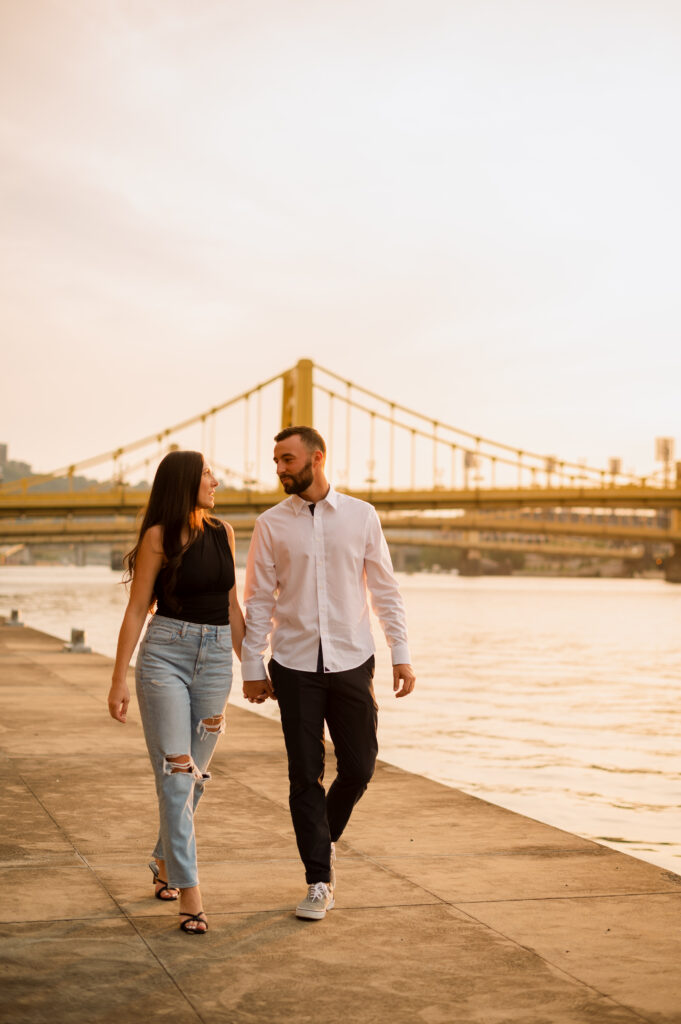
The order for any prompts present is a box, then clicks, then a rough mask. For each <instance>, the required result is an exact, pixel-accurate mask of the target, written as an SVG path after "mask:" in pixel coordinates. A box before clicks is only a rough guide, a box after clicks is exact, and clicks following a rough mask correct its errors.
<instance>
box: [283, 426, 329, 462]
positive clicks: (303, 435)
mask: <svg viewBox="0 0 681 1024" xmlns="http://www.w3.org/2000/svg"><path fill="white" fill-rule="evenodd" d="M295 434H297V435H298V437H299V438H300V440H301V441H302V442H303V444H304V445H305V447H306V448H307V450H308V451H309V452H316V451H320V452H321V453H322V455H326V444H325V442H324V438H323V437H322V435H321V434H320V433H319V432H318V431H317V430H315V429H314V427H286V428H285V429H284V430H280V431H279V433H278V434H276V435H275V438H274V440H275V441H277V442H279V441H285V440H286V438H287V437H293V436H294V435H295Z"/></svg>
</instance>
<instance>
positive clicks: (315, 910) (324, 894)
mask: <svg viewBox="0 0 681 1024" xmlns="http://www.w3.org/2000/svg"><path fill="white" fill-rule="evenodd" d="M334 903H335V900H334V898H333V889H332V888H331V887H330V886H329V885H327V884H326V882H313V884H312V885H309V886H308V888H307V896H306V897H305V899H304V900H301V901H300V903H299V904H298V906H297V907H296V917H304V918H307V919H308V920H309V921H321V919H322V918H323V917H325V916H326V912H327V910H331V908H332V907H333V905H334Z"/></svg>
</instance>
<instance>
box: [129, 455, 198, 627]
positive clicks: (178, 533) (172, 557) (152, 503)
mask: <svg viewBox="0 0 681 1024" xmlns="http://www.w3.org/2000/svg"><path fill="white" fill-rule="evenodd" d="M202 474H203V455H202V454H201V452H169V453H168V454H167V455H166V456H165V458H163V459H162V460H161V462H160V463H159V467H158V469H157V470H156V475H155V477H154V482H153V484H152V485H151V494H150V495H149V503H148V505H147V507H146V509H145V511H144V518H143V519H142V525H141V526H140V532H139V537H138V538H137V543H136V544H135V546H134V548H133V549H132V551H129V552H128V554H127V555H126V556H125V562H124V564H125V568H126V577H125V582H126V583H127V582H129V581H130V580H131V579H132V578H133V576H134V575H135V563H136V561H137V554H138V552H139V549H140V544H141V543H142V538H143V537H144V534H145V533H146V532H147V530H148V529H149V527H151V526H157V525H158V526H161V527H162V528H163V554H164V555H165V559H166V561H165V566H164V568H166V569H167V570H168V579H167V583H166V586H165V591H166V596H167V597H168V599H169V604H170V605H171V606H172V605H175V604H177V602H176V601H175V600H174V591H175V585H176V583H177V570H178V569H179V567H180V562H181V560H182V555H183V554H184V552H185V551H186V550H187V548H188V547H189V545H190V544H191V543H192V541H194V540H196V537H197V536H198V534H199V533H200V532H201V531H202V530H203V526H204V522H205V521H206V519H207V516H208V513H207V512H205V511H204V510H203V509H199V508H197V507H196V503H197V499H198V495H199V484H200V483H201V476H202ZM185 531H186V533H187V534H188V536H187V540H186V542H185V543H183V541H182V534H183V532H185ZM178 607H179V606H178Z"/></svg>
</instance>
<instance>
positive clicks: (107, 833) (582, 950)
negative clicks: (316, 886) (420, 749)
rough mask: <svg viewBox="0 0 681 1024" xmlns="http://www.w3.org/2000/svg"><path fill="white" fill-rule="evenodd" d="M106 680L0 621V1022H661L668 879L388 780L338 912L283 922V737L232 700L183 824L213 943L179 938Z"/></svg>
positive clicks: (148, 786) (135, 759) (357, 841)
mask: <svg viewBox="0 0 681 1024" xmlns="http://www.w3.org/2000/svg"><path fill="white" fill-rule="evenodd" d="M110 673H111V663H110V661H109V660H108V659H107V658H104V657H101V656H99V655H96V654H89V655H88V654H85V655H84V654H67V653H63V652H62V643H61V641H58V640H55V639H53V638H51V637H48V636H45V635H44V634H40V633H37V632H35V631H33V630H30V629H26V628H15V627H10V626H7V625H0V722H1V725H0V751H1V753H0V758H1V759H2V766H3V769H4V772H3V776H4V783H3V786H2V805H3V825H2V833H1V834H0V842H1V844H2V845H1V856H2V865H1V871H2V876H1V881H2V890H1V892H2V895H1V896H0V921H1V922H2V924H0V930H1V933H2V963H1V966H0V971H1V973H0V985H1V992H2V996H1V1002H0V1019H2V1020H6V1021H8V1022H10V1021H11V1022H12V1024H22V1022H29V1021H30V1022H31V1024H34V1022H36V1024H37V1022H43V1021H44V1022H49V1024H62V1022H68V1024H72V1022H73V1024H80V1022H88V1024H94V1022H98V1021H103V1022H116V1024H127V1022H133V1021H135V1022H140V1021H142V1022H156V1021H171V1020H172V1021H174V1022H177V1024H193V1022H199V1021H204V1022H219V1024H222V1022H225V1024H279V1022H296V1024H298V1022H300V1024H305V1022H309V1024H340V1022H343V1024H403V1022H404V1024H407V1022H408V1024H414V1022H417V1024H420V1022H423V1024H450V1022H456V1024H482V1022H484V1024H497V1022H507V1021H517V1022H521V1024H540V1022H541V1024H564V1022H565V1024H567V1022H575V1024H577V1022H579V1024H584V1022H593V1024H634V1022H640V1021H655V1022H662V1021H665V1022H672V1021H676V1022H681V966H680V965H681V930H680V925H681V877H679V876H678V875H674V874H671V873H669V872H666V871H664V870H662V869H660V868H656V867H653V866H651V865H649V864H646V863H644V862H642V861H639V860H635V859H633V858H630V857H627V856H625V855H623V854H620V853H616V852H614V851H613V850H610V849H607V848H605V847H601V846H598V845H596V844H594V843H591V842H587V841H586V840H583V839H578V838H576V837H575V836H572V835H569V834H568V833H566V832H561V831H559V830H558V829H554V828H550V827H548V826H546V825H542V824H539V823H537V822H535V821H531V820H530V819H528V818H524V817H521V816H520V815H517V814H513V813H511V812H509V811H505V810H503V809H501V808H498V807H496V806H494V805H492V804H488V803H485V802H484V801H481V800H478V799H475V798H473V797H470V796H466V795H465V794H463V793H460V792H458V791H457V790H454V789H449V788H447V787H446V786H441V785H438V784H437V783H434V782H430V781H428V780H425V779H423V778H421V777H419V776H416V775H410V774H409V773H407V772H403V771H401V770H399V769H397V768H393V767H391V766H389V765H386V764H381V765H379V768H378V770H377V774H376V778H375V780H374V781H373V782H372V784H371V786H370V787H369V790H368V792H367V794H366V796H365V797H364V798H363V800H362V801H361V802H360V804H359V805H358V806H357V809H356V812H355V815H354V817H353V820H352V822H351V824H350V827H349V829H348V832H347V838H346V841H342V842H341V843H340V844H339V862H338V869H337V873H338V891H337V905H336V909H335V910H333V911H331V912H330V913H329V914H328V915H327V917H326V919H325V920H324V921H321V922H301V921H298V920H297V919H296V918H295V917H294V915H293V913H292V908H293V906H295V904H296V903H297V901H298V900H299V899H300V897H301V895H302V893H303V890H304V880H303V874H302V871H301V866H300V863H299V861H298V855H297V851H296V847H295V842H294V839H293V833H292V830H291V824H290V818H289V813H288V807H287V781H286V769H285V762H284V749H283V742H282V739H281V734H280V729H279V726H278V724H277V723H276V722H271V721H268V720H266V719H263V718H261V717H259V716H258V715H256V714H254V713H252V712H250V711H248V710H246V709H245V708H242V707H241V706H240V703H241V698H240V696H239V695H238V694H235V695H234V696H233V698H232V699H233V701H234V706H230V707H229V708H228V728H227V735H226V737H224V738H223V740H222V741H221V744H220V746H219V747H218V753H217V754H216V757H215V758H214V761H213V764H212V773H213V779H212V782H211V783H210V784H209V787H208V791H207V795H206V798H205V801H204V803H203V804H202V807H201V810H200V812H199V820H198V830H197V831H198V835H199V853H200V864H201V881H202V887H203V892H204V901H205V906H206V911H207V913H208V915H209V918H210V931H209V932H208V933H207V935H205V936H204V937H201V938H196V937H193V936H185V935H183V934H182V933H181V932H180V931H179V930H178V927H177V924H178V918H177V916H176V910H177V905H176V904H170V905H167V906H166V905H164V904H162V903H160V902H158V901H157V900H154V899H153V898H152V892H153V890H152V885H151V874H150V873H149V871H148V869H147V867H146V864H147V861H148V860H149V852H150V849H151V846H152V843H153V840H154V838H155V832H156V810H155V798H154V791H153V781H152V776H151V771H150V769H149V766H148V763H147V756H146V752H145V749H144V744H143V739H142V732H141V728H140V726H139V720H138V716H137V709H136V707H135V706H133V709H132V713H131V715H130V721H129V724H128V725H127V726H125V727H123V726H121V725H118V724H117V723H115V722H113V721H112V720H111V719H109V718H108V717H107V712H106V702H105V696H106V692H107V690H108V685H109V678H110ZM330 767H331V766H330Z"/></svg>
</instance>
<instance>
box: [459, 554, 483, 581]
mask: <svg viewBox="0 0 681 1024" xmlns="http://www.w3.org/2000/svg"><path fill="white" fill-rule="evenodd" d="M459 576H482V555H481V554H480V552H479V551H476V550H471V549H469V550H468V551H464V553H463V558H462V559H461V562H460V564H459Z"/></svg>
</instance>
